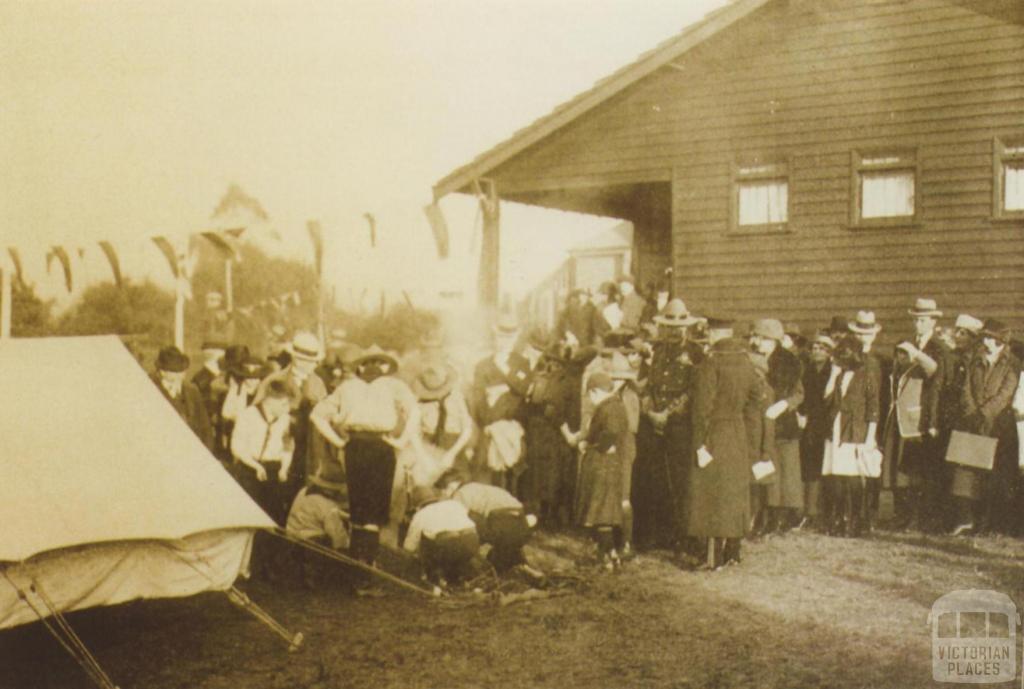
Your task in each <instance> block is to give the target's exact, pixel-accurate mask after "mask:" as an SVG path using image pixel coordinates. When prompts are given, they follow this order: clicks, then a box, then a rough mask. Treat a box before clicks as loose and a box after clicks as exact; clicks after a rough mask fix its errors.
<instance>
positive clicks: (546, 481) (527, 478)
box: [519, 417, 575, 510]
mask: <svg viewBox="0 0 1024 689" xmlns="http://www.w3.org/2000/svg"><path fill="white" fill-rule="evenodd" d="M574 461H575V457H574V453H573V450H572V448H571V447H569V445H568V443H566V442H565V438H563V437H562V433H561V432H560V431H559V430H558V428H557V427H556V426H554V425H552V423H551V422H550V421H548V420H547V419H545V418H543V417H533V418H531V419H529V420H528V421H527V424H526V470H525V471H524V473H523V475H522V476H520V477H519V489H520V490H519V493H520V494H519V499H520V500H522V501H523V502H524V503H525V504H526V505H527V506H528V507H530V508H531V510H536V509H537V508H538V507H539V506H540V505H541V504H543V503H548V504H553V503H555V502H557V501H558V499H559V498H560V497H561V496H562V495H564V494H565V490H566V488H567V487H571V486H572V477H573V475H574V473H575V471H574V469H575V468H574V467H573V466H572V465H573V462H574Z"/></svg>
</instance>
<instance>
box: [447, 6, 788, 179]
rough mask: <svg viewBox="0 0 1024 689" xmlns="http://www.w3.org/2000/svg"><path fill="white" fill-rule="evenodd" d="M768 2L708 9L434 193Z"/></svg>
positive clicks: (481, 172) (473, 175)
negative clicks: (703, 15) (668, 37)
mask: <svg viewBox="0 0 1024 689" xmlns="http://www.w3.org/2000/svg"><path fill="white" fill-rule="evenodd" d="M769 2H772V0H732V1H731V2H730V3H729V4H728V5H725V6H724V7H721V8H719V9H717V10H715V11H714V12H711V13H709V14H708V15H707V16H706V17H704V19H702V20H700V21H699V22H696V23H695V24H691V25H689V26H687V27H686V28H685V29H683V31H682V32H681V33H679V34H677V35H676V36H673V37H672V38H670V39H668V40H666V41H664V42H662V43H661V44H660V45H658V46H657V47H655V48H654V49H653V50H649V51H647V52H646V53H643V54H642V55H640V57H639V58H637V60H635V61H634V62H632V63H631V64H629V65H626V66H625V67H623V68H622V69H620V70H618V71H616V72H614V73H613V74H611V75H610V76H608V77H605V78H604V79H601V80H600V81H598V82H597V83H596V84H594V86H593V88H591V89H590V90H588V91H584V92H583V93H581V94H579V95H578V96H576V97H575V98H573V99H572V100H569V101H567V102H565V103H563V104H562V105H559V106H558V107H557V108H555V109H554V110H553V111H551V112H550V113H549V114H547V115H545V116H544V117H542V118H540V119H539V120H537V121H535V122H534V123H533V124H530V125H528V126H527V127H525V128H523V129H520V130H519V131H517V132H516V133H514V134H513V135H512V136H511V137H510V138H508V139H506V140H505V141H503V142H501V143H500V144H498V145H497V146H495V147H494V148H492V149H490V150H489V151H486V152H485V153H483V154H481V155H479V156H477V157H476V158H474V159H473V160H472V161H471V162H469V163H468V164H466V165H463V166H462V167H460V168H458V169H456V170H455V171H453V172H452V173H451V174H449V175H448V176H447V177H445V178H444V179H442V180H440V181H439V182H438V183H437V184H435V185H434V198H435V199H440V198H441V197H442V196H445V195H447V194H450V193H452V192H458V191H465V190H466V187H467V185H469V184H470V183H471V182H472V181H473V180H474V179H478V178H480V177H484V176H486V175H487V173H488V172H490V171H491V170H493V169H494V168H496V167H498V166H499V165H501V164H502V163H504V162H506V161H508V160H510V159H511V158H512V157H514V156H516V155H518V154H519V153H521V152H522V151H524V150H525V149H527V148H528V147H530V146H532V145H533V144H535V143H537V142H538V141H540V140H541V139H543V138H545V137H546V136H548V135H550V134H551V133H553V132H555V131H556V130H558V129H561V128H562V127H564V126H565V125H567V124H569V123H570V122H572V121H573V120H575V119H576V118H578V117H580V116H581V115H583V114H584V113H586V112H588V111H590V110H592V109H594V108H595V107H597V106H598V105H600V104H601V103H604V102H605V101H607V100H608V99H609V98H611V97H613V96H615V95H616V94H618V93H620V92H621V91H622V90H623V89H625V88H627V87H629V86H630V85H632V84H634V83H636V82H637V81H638V80H640V79H642V78H644V77H646V76H648V75H649V74H652V73H653V72H655V71H656V70H658V69H660V68H662V67H664V66H665V65H668V64H670V63H671V62H672V61H674V60H676V59H678V58H679V57H680V56H682V55H684V54H685V53H687V52H688V51H689V50H690V49H692V48H694V47H695V46H697V45H699V44H701V43H702V42H704V41H706V40H707V39H709V38H711V37H712V36H714V35H715V34H717V33H718V32H720V31H722V30H723V29H726V28H728V27H730V26H732V25H733V24H735V23H736V22H738V21H739V20H741V19H743V18H744V17H747V16H748V15H750V14H751V13H753V12H755V11H757V10H759V9H761V8H762V7H764V6H765V5H767V4H768V3H769Z"/></svg>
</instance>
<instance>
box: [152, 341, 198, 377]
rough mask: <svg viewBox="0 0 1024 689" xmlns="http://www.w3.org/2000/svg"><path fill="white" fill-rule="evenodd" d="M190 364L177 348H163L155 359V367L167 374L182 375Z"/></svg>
mask: <svg viewBox="0 0 1024 689" xmlns="http://www.w3.org/2000/svg"><path fill="white" fill-rule="evenodd" d="M190 363H191V362H190V361H189V358H188V356H187V355H186V354H184V353H183V352H182V351H181V350H180V349H178V348H177V347H173V346H172V347H164V348H163V349H161V350H160V353H159V354H158V355H157V357H156V367H157V368H158V369H159V370H161V371H167V372H168V373H184V372H185V371H187V370H188V366H189V364H190Z"/></svg>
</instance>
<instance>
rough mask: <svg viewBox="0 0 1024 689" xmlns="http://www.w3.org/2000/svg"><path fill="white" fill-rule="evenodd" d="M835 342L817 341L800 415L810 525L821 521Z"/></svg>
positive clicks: (802, 472) (822, 337)
mask: <svg viewBox="0 0 1024 689" xmlns="http://www.w3.org/2000/svg"><path fill="white" fill-rule="evenodd" d="M834 348H835V342H834V341H833V340H832V338H830V337H829V336H828V335H825V334H824V333H821V334H819V335H818V336H817V337H815V338H814V342H813V343H812V344H811V356H810V360H809V361H808V363H807V366H806V367H805V368H804V376H803V382H804V401H803V403H802V404H801V405H800V409H799V414H800V416H801V417H802V418H803V420H804V422H803V423H804V428H803V433H802V434H801V436H800V478H801V479H802V480H803V482H804V514H805V517H804V519H805V521H806V522H807V523H808V524H812V525H815V524H817V522H818V512H819V510H820V508H821V505H820V502H821V491H820V488H821V460H822V459H823V458H824V456H825V438H826V437H827V436H828V405H827V404H826V401H825V385H826V384H827V383H828V379H829V375H830V373H831V371H832V360H831V357H832V350H833V349H834Z"/></svg>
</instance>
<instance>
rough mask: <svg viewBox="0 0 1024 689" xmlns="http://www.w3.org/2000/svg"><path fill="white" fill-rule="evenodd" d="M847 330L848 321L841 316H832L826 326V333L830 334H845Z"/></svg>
mask: <svg viewBox="0 0 1024 689" xmlns="http://www.w3.org/2000/svg"><path fill="white" fill-rule="evenodd" d="M849 329H850V321H848V320H847V319H846V318H845V317H843V316H832V320H831V321H829V324H828V331H829V332H830V333H845V332H846V331H847V330H849Z"/></svg>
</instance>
